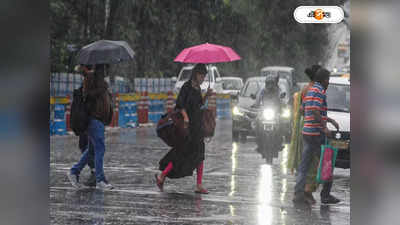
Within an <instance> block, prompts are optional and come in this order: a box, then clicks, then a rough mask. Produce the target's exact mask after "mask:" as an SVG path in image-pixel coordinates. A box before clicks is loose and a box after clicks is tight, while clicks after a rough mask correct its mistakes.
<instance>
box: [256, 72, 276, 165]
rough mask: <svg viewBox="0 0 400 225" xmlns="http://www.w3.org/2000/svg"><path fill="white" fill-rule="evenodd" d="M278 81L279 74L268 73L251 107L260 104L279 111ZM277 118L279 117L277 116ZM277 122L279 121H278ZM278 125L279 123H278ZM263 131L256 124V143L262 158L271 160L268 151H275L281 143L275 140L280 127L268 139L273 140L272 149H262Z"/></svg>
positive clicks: (259, 105) (258, 106)
mask: <svg viewBox="0 0 400 225" xmlns="http://www.w3.org/2000/svg"><path fill="white" fill-rule="evenodd" d="M278 82H279V76H278V75H269V76H267V77H266V78H265V87H264V88H263V89H261V91H259V93H258V94H257V97H256V102H255V103H254V105H253V107H255V108H260V107H262V106H265V107H268V106H270V107H272V108H273V109H274V112H275V113H280V111H281V98H280V88H279V86H278ZM278 120H279V117H278ZM278 124H279V122H278ZM278 126H279V125H278ZM262 132H264V131H263V127H262V126H258V127H257V133H258V135H257V138H256V140H257V145H258V147H259V151H260V152H261V154H262V155H263V157H264V158H266V159H267V160H269V161H270V162H271V160H272V158H271V156H268V152H269V151H272V150H273V151H274V152H275V151H276V150H277V149H278V148H279V145H280V144H281V142H279V141H277V140H278V139H277V138H278V136H279V135H280V127H278V133H277V132H274V133H273V135H274V136H276V137H272V138H271V139H269V140H270V141H273V143H270V144H272V146H273V147H272V148H273V149H262V148H261V146H263V145H262V143H263V142H265V141H266V140H265V138H264V136H263V135H261V134H262ZM276 153H277V151H276V152H275V154H276Z"/></svg>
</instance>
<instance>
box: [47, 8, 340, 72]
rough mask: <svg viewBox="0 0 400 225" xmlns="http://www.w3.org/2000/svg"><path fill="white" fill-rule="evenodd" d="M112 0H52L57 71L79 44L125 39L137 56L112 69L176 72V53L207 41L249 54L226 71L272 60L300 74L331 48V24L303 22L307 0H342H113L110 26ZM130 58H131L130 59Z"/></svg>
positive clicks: (259, 65) (223, 66) (54, 67)
mask: <svg viewBox="0 0 400 225" xmlns="http://www.w3.org/2000/svg"><path fill="white" fill-rule="evenodd" d="M105 2H106V1H104V0H51V1H50V18H51V33H50V45H51V70H52V71H57V72H59V71H64V70H65V69H66V66H67V65H68V64H70V63H71V61H70V60H71V57H73V56H74V54H76V53H71V52H68V51H67V50H66V49H67V48H66V46H67V45H68V44H76V45H77V46H78V48H80V47H82V46H84V45H86V44H89V43H90V42H93V41H96V40H100V39H111V40H125V41H127V42H128V43H129V44H130V45H131V47H132V49H134V51H135V53H136V56H135V59H134V61H133V62H130V63H128V64H129V65H118V66H113V67H112V68H111V71H112V73H114V74H125V75H126V76H128V78H130V79H133V78H134V77H141V76H147V77H160V76H164V77H169V76H175V75H176V74H177V73H178V71H179V69H180V67H181V66H182V65H181V64H180V63H174V62H173V59H174V58H175V57H176V56H177V55H178V54H179V52H180V51H181V50H182V49H184V48H186V47H190V46H193V45H197V44H202V43H205V42H210V43H215V44H221V45H226V46H230V47H232V48H233V49H234V50H235V51H236V52H238V54H239V55H240V56H241V57H242V60H240V61H238V62H232V63H222V64H220V65H219V66H220V70H221V72H222V73H223V74H224V75H239V76H242V77H248V76H253V75H259V71H260V69H261V68H262V67H264V66H270V65H287V66H293V67H295V68H296V70H297V71H298V74H303V73H302V71H304V68H305V67H307V66H309V65H310V64H314V63H318V62H319V61H320V60H321V59H322V57H323V56H324V55H325V52H324V51H325V46H326V45H327V33H326V28H327V27H328V26H330V25H328V24H299V23H297V22H296V21H295V20H294V19H293V11H294V9H295V8H296V7H297V6H299V5H318V4H320V5H321V4H325V5H326V4H332V5H338V4H342V3H343V1H333V0H329V1H322V0H319V1H317V0H309V1H303V2H301V3H300V2H299V3H296V2H294V1H282V0H268V1H265V0H214V1H211V0H207V1H206V0H203V1H198V0H185V1H176V0H170V1H161V0H152V1H149V0H138V1H120V0H110V15H109V20H108V26H107V28H106V27H105ZM124 64H126V63H124Z"/></svg>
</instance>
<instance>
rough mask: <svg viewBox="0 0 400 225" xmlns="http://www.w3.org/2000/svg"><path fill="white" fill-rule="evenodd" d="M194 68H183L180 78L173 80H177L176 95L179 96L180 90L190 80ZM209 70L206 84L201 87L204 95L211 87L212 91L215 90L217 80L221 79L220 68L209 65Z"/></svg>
mask: <svg viewBox="0 0 400 225" xmlns="http://www.w3.org/2000/svg"><path fill="white" fill-rule="evenodd" d="M193 67H194V65H189V66H184V67H182V69H181V71H180V72H179V75H178V77H177V78H176V77H173V78H172V79H173V80H176V83H175V87H174V89H173V92H174V93H175V94H178V93H179V91H180V89H181V88H182V86H183V84H184V83H185V82H186V81H187V80H189V79H190V76H191V75H192V70H193ZM207 70H208V73H207V75H206V77H205V78H204V82H203V83H202V84H201V85H200V88H201V92H202V93H205V92H206V91H207V88H208V87H209V86H210V88H211V89H214V88H215V84H216V81H217V79H218V78H220V77H221V76H220V74H219V72H218V68H217V67H216V66H214V65H211V64H209V65H207Z"/></svg>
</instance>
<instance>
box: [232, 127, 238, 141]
mask: <svg viewBox="0 0 400 225" xmlns="http://www.w3.org/2000/svg"><path fill="white" fill-rule="evenodd" d="M232 141H234V142H238V141H239V131H234V130H232Z"/></svg>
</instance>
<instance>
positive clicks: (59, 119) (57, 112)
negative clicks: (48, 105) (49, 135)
mask: <svg viewBox="0 0 400 225" xmlns="http://www.w3.org/2000/svg"><path fill="white" fill-rule="evenodd" d="M53 131H54V134H56V135H65V134H67V124H66V122H65V106H64V105H62V104H56V105H55V106H54V123H53Z"/></svg>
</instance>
